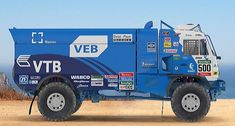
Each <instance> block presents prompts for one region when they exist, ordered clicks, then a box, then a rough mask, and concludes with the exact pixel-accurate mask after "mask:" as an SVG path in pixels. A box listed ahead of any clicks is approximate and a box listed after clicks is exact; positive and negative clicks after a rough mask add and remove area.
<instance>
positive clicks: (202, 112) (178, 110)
mask: <svg viewBox="0 0 235 126" xmlns="http://www.w3.org/2000/svg"><path fill="white" fill-rule="evenodd" d="M171 107H172V110H173V112H174V113H175V115H176V116H177V117H178V118H180V119H183V120H186V121H198V120H201V119H203V118H204V117H205V116H206V114H207V113H208V111H209V109H210V96H209V94H208V92H207V91H206V89H205V88H204V87H202V86H201V85H199V84H197V83H185V84H182V85H180V86H179V87H177V88H176V89H175V91H174V93H173V96H172V98H171Z"/></svg>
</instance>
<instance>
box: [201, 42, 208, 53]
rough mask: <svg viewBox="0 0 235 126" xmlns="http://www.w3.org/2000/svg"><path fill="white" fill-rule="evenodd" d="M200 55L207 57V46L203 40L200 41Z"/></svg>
mask: <svg viewBox="0 0 235 126" xmlns="http://www.w3.org/2000/svg"><path fill="white" fill-rule="evenodd" d="M200 55H208V51H207V44H206V40H205V39H201V40H200Z"/></svg>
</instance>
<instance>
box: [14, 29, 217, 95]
mask: <svg viewBox="0 0 235 126" xmlns="http://www.w3.org/2000/svg"><path fill="white" fill-rule="evenodd" d="M10 32H11V34H12V36H13V39H14V42H15V57H16V58H15V65H14V81H15V82H16V84H17V85H18V86H19V87H20V88H21V89H23V90H25V91H26V92H28V93H33V92H34V91H35V90H36V88H37V86H38V84H39V83H40V82H41V81H42V80H43V79H44V78H46V77H47V76H49V75H60V76H63V77H65V78H67V79H68V80H70V81H71V82H72V84H73V85H74V88H75V90H78V91H100V90H113V91H117V92H116V93H117V95H116V96H115V97H113V98H116V97H119V96H120V97H121V96H123V95H122V94H121V93H123V92H126V93H133V92H142V93H143V94H142V95H143V97H144V98H146V96H145V95H146V93H150V95H149V96H148V98H153V97H155V98H167V97H168V96H167V90H168V86H169V84H170V82H171V80H172V78H173V76H170V75H175V76H181V75H194V76H197V74H198V73H197V71H198V70H197V69H198V68H197V67H196V66H197V62H196V61H195V60H194V59H193V57H192V56H190V55H184V54H183V52H182V48H183V47H182V45H181V44H180V43H179V36H177V35H176V33H175V31H174V30H172V29H160V30H158V29H149V28H148V26H146V28H145V29H15V28H13V29H10ZM169 42H170V43H169ZM173 43H174V45H173ZM167 44H170V46H169V45H167ZM189 64H190V66H191V67H190V69H192V70H190V69H189ZM176 66H177V69H176ZM218 90H219V89H218ZM125 96H127V95H125ZM129 96H130V94H129ZM140 96H141V95H140ZM157 96H158V97H157ZM136 97H137V95H136ZM138 97H139V95H138Z"/></svg>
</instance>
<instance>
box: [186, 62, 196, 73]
mask: <svg viewBox="0 0 235 126" xmlns="http://www.w3.org/2000/svg"><path fill="white" fill-rule="evenodd" d="M188 72H190V73H192V72H195V68H194V64H193V63H190V64H189V67H188Z"/></svg>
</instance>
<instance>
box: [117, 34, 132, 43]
mask: <svg viewBox="0 0 235 126" xmlns="http://www.w3.org/2000/svg"><path fill="white" fill-rule="evenodd" d="M113 42H133V40H132V34H113Z"/></svg>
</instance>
